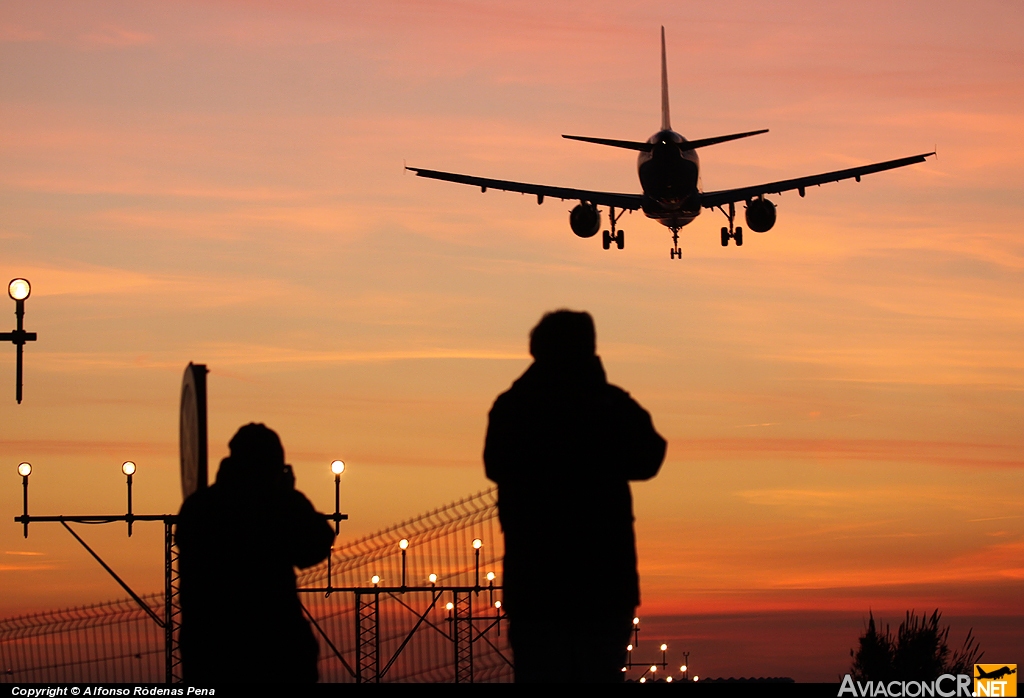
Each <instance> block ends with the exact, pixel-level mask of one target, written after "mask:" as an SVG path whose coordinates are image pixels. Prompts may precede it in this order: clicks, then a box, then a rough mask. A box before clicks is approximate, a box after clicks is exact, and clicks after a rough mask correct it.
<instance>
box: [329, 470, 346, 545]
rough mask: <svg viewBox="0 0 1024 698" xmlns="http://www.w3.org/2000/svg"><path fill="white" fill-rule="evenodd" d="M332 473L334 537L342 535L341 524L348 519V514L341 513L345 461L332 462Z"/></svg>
mask: <svg viewBox="0 0 1024 698" xmlns="http://www.w3.org/2000/svg"><path fill="white" fill-rule="evenodd" d="M331 472H332V473H334V513H333V514H331V516H330V518H331V520H333V521H334V535H336V536H337V535H339V534H340V533H341V522H342V521H344V520H346V519H347V518H348V514H342V513H341V474H342V473H343V472H345V461H341V460H335V461H331Z"/></svg>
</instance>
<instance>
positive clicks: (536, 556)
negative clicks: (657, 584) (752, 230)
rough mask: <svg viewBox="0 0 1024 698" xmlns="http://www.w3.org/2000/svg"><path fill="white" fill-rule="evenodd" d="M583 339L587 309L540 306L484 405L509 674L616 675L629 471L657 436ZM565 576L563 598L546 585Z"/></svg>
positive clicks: (628, 576)
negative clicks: (506, 385) (512, 378)
mask: <svg viewBox="0 0 1024 698" xmlns="http://www.w3.org/2000/svg"><path fill="white" fill-rule="evenodd" d="M595 349H596V339H595V332H594V321H593V319H592V318H591V317H590V315H589V314H588V313H582V312H573V311H569V310H558V311H555V312H552V313H548V314H547V315H545V316H544V317H543V318H542V319H541V321H540V323H539V324H538V325H537V326H536V327H535V328H533V331H532V332H531V333H530V354H532V355H533V358H534V362H533V364H532V365H531V366H530V367H529V368H528V369H527V370H526V372H525V373H524V374H523V375H522V376H521V377H520V378H519V379H518V380H517V381H516V382H515V383H513V384H512V387H511V388H510V389H509V390H508V392H505V393H503V394H501V395H500V396H498V399H497V400H496V401H495V402H494V407H493V408H492V409H491V413H490V423H489V425H488V428H487V440H486V444H485V446H484V464H485V466H486V471H487V477H489V478H490V479H491V480H493V481H494V482H496V483H497V485H498V515H499V518H500V520H501V526H502V529H503V531H504V534H505V563H504V580H503V584H504V589H505V598H504V602H503V608H504V609H505V610H506V612H507V613H508V617H509V639H510V641H511V644H512V652H513V654H514V661H515V680H516V681H517V682H526V683H531V682H564V681H587V682H601V683H605V682H607V683H614V682H621V681H622V680H623V674H622V666H623V664H624V662H625V657H626V645H627V644H628V642H629V634H630V628H631V625H632V618H633V614H634V612H635V610H636V607H637V606H638V605H639V603H640V582H639V576H638V574H637V559H636V541H635V536H634V534H633V500H632V494H631V492H630V489H629V481H630V480H647V479H649V478H651V477H653V476H654V475H655V474H657V472H658V469H659V468H660V467H661V463H662V461H663V460H664V458H665V446H666V444H665V440H664V439H663V438H661V436H659V435H658V432H656V431H655V430H654V425H653V424H652V423H651V416H650V415H649V414H648V413H647V412H646V411H645V410H644V409H643V408H642V407H640V405H639V404H637V402H636V401H635V400H633V399H632V398H631V397H630V396H629V393H627V392H626V391H624V390H622V389H621V388H618V387H616V386H614V385H610V384H609V383H608V382H607V380H606V378H605V373H604V368H603V367H602V365H601V359H600V357H598V356H597V355H596V353H595ZM567 583H568V584H571V585H572V590H573V591H572V603H571V604H569V605H566V604H565V603H563V602H562V600H561V599H562V595H561V594H558V593H556V592H555V589H556V584H557V587H561V588H564V585H565V584H567Z"/></svg>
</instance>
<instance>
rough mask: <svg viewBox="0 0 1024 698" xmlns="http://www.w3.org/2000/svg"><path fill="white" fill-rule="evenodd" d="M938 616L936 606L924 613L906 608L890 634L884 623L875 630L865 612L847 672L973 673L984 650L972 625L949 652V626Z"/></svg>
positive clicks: (887, 675)
mask: <svg viewBox="0 0 1024 698" xmlns="http://www.w3.org/2000/svg"><path fill="white" fill-rule="evenodd" d="M941 617H942V614H941V613H939V611H938V609H936V610H935V612H934V613H932V614H931V616H928V617H926V616H921V617H918V616H917V615H916V614H915V613H914V612H913V611H907V617H906V620H904V621H903V622H902V623H901V624H900V627H899V629H898V630H897V631H896V636H895V637H893V634H892V631H891V630H890V629H889V626H888V625H886V626H885V632H884V633H881V632H879V631H878V628H876V627H875V618H874V615H873V614H871V613H870V612H869V613H868V627H867V630H866V631H865V632H864V634H863V635H862V636H861V637H860V647H859V649H857V651H856V652H855V651H854V650H852V649H851V650H850V656H851V657H853V664H852V665H851V666H850V674H851V675H852V676H853V678H854V679H856V680H858V681H895V680H899V681H912V680H913V681H930V680H932V679H936V678H938V677H939V676H940V675H942V674H968V675H973V673H974V664H975V663H976V662H977V661H978V660H979V659H981V657H982V655H983V654H984V652H982V651H981V648H980V647H979V646H978V644H977V642H976V640H975V638H974V635H973V628H972V629H971V630H968V631H967V637H966V638H965V639H964V644H963V645H962V646H961V648H960V649H959V650H957V651H955V652H952V653H950V650H949V645H948V644H947V640H948V638H949V626H948V625H947V626H946V627H945V628H940V627H939V619H940V618H941Z"/></svg>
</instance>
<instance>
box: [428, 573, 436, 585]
mask: <svg viewBox="0 0 1024 698" xmlns="http://www.w3.org/2000/svg"><path fill="white" fill-rule="evenodd" d="M427 581H428V582H430V583H431V584H434V583H436V582H437V575H436V574H434V573H433V572H431V573H430V574H428V575H427Z"/></svg>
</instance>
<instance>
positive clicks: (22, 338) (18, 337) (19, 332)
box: [0, 279, 36, 405]
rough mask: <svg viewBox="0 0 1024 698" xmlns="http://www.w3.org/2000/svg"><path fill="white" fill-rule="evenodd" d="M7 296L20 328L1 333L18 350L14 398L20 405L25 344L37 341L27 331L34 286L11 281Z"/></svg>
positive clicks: (1, 339)
mask: <svg viewBox="0 0 1024 698" xmlns="http://www.w3.org/2000/svg"><path fill="white" fill-rule="evenodd" d="M7 295H8V296H10V297H11V300H13V301H14V316H15V317H16V318H17V319H18V327H17V329H16V330H14V331H13V332H0V341H2V342H11V343H12V344H14V345H15V346H16V347H17V348H18V353H17V367H16V369H15V370H16V376H15V381H14V397H15V399H17V401H18V404H19V405H20V404H21V392H22V391H21V387H22V376H23V373H24V368H23V367H24V359H23V357H24V351H25V342H34V341H36V333H35V332H26V331H25V299H27V298H28V297H29V296H30V295H32V284H30V283H29V282H28V279H11V283H9V284H7Z"/></svg>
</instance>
